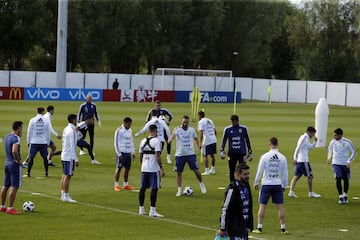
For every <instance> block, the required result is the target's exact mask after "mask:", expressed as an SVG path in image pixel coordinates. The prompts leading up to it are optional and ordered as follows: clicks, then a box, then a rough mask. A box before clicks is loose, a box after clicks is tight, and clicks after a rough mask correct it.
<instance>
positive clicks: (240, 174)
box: [235, 163, 250, 182]
mask: <svg viewBox="0 0 360 240" xmlns="http://www.w3.org/2000/svg"><path fill="white" fill-rule="evenodd" d="M235 177H236V179H238V180H240V181H242V182H249V179H250V167H249V166H248V165H246V163H240V164H238V165H237V166H236V168H235Z"/></svg>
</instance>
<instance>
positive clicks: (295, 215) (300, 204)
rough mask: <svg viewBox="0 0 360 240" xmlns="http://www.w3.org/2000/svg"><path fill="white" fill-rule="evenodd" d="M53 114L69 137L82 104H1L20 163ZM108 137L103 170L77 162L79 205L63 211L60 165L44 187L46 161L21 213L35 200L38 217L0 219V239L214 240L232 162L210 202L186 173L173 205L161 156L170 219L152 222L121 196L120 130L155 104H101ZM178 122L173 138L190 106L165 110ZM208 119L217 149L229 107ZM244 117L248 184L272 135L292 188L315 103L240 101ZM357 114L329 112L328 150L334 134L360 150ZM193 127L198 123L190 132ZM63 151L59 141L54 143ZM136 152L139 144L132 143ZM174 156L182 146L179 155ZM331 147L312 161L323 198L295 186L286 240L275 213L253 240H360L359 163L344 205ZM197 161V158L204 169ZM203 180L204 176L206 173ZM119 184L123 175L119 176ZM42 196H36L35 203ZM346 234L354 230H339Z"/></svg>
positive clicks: (2, 121)
mask: <svg viewBox="0 0 360 240" xmlns="http://www.w3.org/2000/svg"><path fill="white" fill-rule="evenodd" d="M50 104H51V105H54V106H55V114H54V116H53V126H54V128H55V130H57V131H58V132H60V133H61V132H62V130H63V128H64V127H65V126H66V124H67V121H66V117H67V115H68V114H69V113H75V114H76V113H77V111H78V108H79V105H80V102H50V101H49V102H45V101H44V102H41V101H0V137H2V138H4V137H5V136H6V134H7V133H8V132H10V130H11V124H12V122H13V121H14V120H21V121H23V122H24V132H23V137H22V140H21V143H22V148H21V154H22V158H23V159H24V158H25V157H26V154H27V150H28V148H27V146H26V129H27V124H28V121H29V119H30V118H31V117H33V116H35V114H36V107H38V106H43V107H45V108H46V107H47V105H50ZM97 105H98V109H99V114H100V117H101V121H102V125H103V128H102V129H99V128H98V126H97V125H96V129H95V149H94V151H95V153H96V156H95V157H96V159H97V160H98V161H100V162H101V163H102V164H101V165H98V166H94V165H91V164H90V158H89V156H88V155H85V156H79V161H80V166H79V167H78V168H77V169H76V170H75V175H74V177H73V178H72V180H71V186H70V194H71V196H72V197H73V198H74V199H76V200H77V201H78V203H75V204H72V203H63V202H62V201H61V200H60V185H59V184H60V178H61V174H62V170H61V167H60V166H61V163H60V158H59V156H55V157H54V159H53V161H54V162H55V163H56V164H57V166H56V167H54V168H53V167H50V171H49V175H50V176H49V178H48V179H43V178H41V177H43V166H42V160H41V158H40V156H39V155H38V156H37V157H36V159H35V163H34V169H33V172H32V178H30V179H28V178H26V179H23V186H22V187H21V189H20V191H19V192H18V195H17V198H16V202H15V208H16V209H18V210H21V206H22V203H23V202H25V201H27V200H30V201H33V202H34V203H35V205H36V208H35V212H33V213H24V214H22V215H20V216H12V215H7V214H4V213H1V214H0V239H5V238H6V237H12V238H14V239H78V240H82V239H84V240H85V239H86V240H88V239H117V240H118V239H193V240H201V239H204V240H205V239H214V235H215V230H216V229H217V227H218V225H219V222H218V220H219V215H220V211H221V205H222V203H223V198H224V190H223V189H219V188H222V187H226V186H227V184H228V181H229V180H228V179H229V177H228V170H227V161H224V160H220V157H219V155H218V156H217V162H216V171H217V172H216V175H213V176H205V177H204V178H203V179H204V183H205V185H206V187H207V190H208V193H207V194H205V195H203V194H201V192H200V188H199V184H198V182H197V180H196V178H195V176H194V174H193V173H192V172H191V171H190V170H189V169H188V168H187V167H186V169H185V171H184V180H183V187H184V186H192V187H193V188H194V194H193V196H191V197H180V198H177V197H175V193H176V190H177V186H176V180H175V173H174V172H173V170H172V166H171V165H167V164H166V158H165V157H166V155H165V154H163V162H164V166H165V174H166V176H165V177H164V178H163V179H162V184H161V185H162V188H161V190H160V191H159V193H158V201H157V210H158V212H159V213H161V214H163V215H165V218H164V219H154V218H149V217H144V216H139V215H138V193H137V192H131V191H121V192H119V193H118V192H115V191H114V190H113V183H114V177H113V175H114V170H115V163H114V154H115V153H114V146H113V138H114V131H115V129H116V128H117V127H118V126H120V125H121V123H122V120H123V118H124V117H126V116H130V117H131V118H132V119H133V125H132V129H133V133H135V132H137V131H138V130H139V129H140V128H141V127H142V126H143V124H144V122H145V118H146V114H147V112H148V110H149V109H150V108H152V107H153V103H115V102H99V103H97ZM163 107H166V108H168V109H169V110H170V111H171V112H172V113H173V114H174V120H173V121H172V123H171V130H172V129H173V128H174V127H175V126H176V125H179V124H180V121H181V117H182V115H183V114H188V115H190V114H191V104H190V103H163ZM201 108H204V109H205V112H206V116H207V117H209V118H211V119H212V120H213V121H214V123H215V125H216V128H217V132H218V148H219V145H220V138H221V135H222V131H223V129H224V127H225V126H227V125H229V124H230V120H229V118H230V115H231V114H232V112H233V105H232V104H201V105H200V109H201ZM236 111H237V114H238V115H239V117H240V122H241V124H244V125H246V126H247V127H248V128H249V131H250V137H251V140H252V145H253V157H254V160H253V161H252V162H250V163H249V165H250V168H251V179H250V181H251V185H252V183H253V179H254V177H255V173H256V167H257V163H258V161H259V158H260V156H261V154H262V153H264V152H266V151H267V150H268V149H267V141H268V139H269V138H270V137H271V136H277V137H278V138H279V144H280V146H279V149H280V151H281V152H282V153H284V154H285V155H286V157H287V159H288V164H289V183H290V180H291V178H292V176H293V170H294V167H293V165H292V164H291V161H292V156H293V151H294V148H295V146H296V141H297V139H298V137H299V136H300V135H301V134H303V133H304V131H305V129H306V127H307V126H309V125H314V112H315V105H314V104H285V103H272V104H271V105H269V104H268V103H264V102H247V101H245V102H243V103H241V104H238V105H237V110H236ZM359 113H360V109H359V108H347V107H338V106H330V117H329V127H328V133H327V134H328V138H327V143H328V142H329V141H330V139H331V136H332V131H333V130H334V129H335V128H337V127H341V128H343V130H344V136H345V137H348V138H350V139H351V140H352V141H353V143H354V145H355V146H356V147H357V149H358V150H359V145H360V128H359ZM191 125H192V126H194V127H195V128H196V127H197V123H194V122H193V123H191ZM52 139H53V141H54V142H55V144H56V145H57V147H58V148H59V149H60V148H61V141H60V140H57V139H55V137H52ZM134 139H135V146H136V148H138V145H139V142H140V140H141V137H138V138H134ZM174 151H175V144H173V147H172V153H174ZM326 154H327V149H326V148H316V149H314V150H313V151H311V152H310V161H311V165H312V168H313V172H314V185H313V186H314V191H315V192H317V193H319V194H321V195H322V197H321V198H320V199H309V198H308V197H307V194H308V191H307V184H306V179H305V178H302V179H300V181H299V182H298V183H297V186H296V189H295V190H296V194H297V195H298V196H299V198H297V199H290V198H288V197H287V192H288V190H287V191H286V195H285V210H286V226H287V230H288V231H289V232H290V234H289V235H286V236H283V235H280V230H279V228H280V226H279V221H278V217H277V212H276V210H275V206H274V205H273V204H269V205H268V208H267V211H266V216H265V220H264V230H263V231H264V232H263V234H261V235H254V234H250V235H251V238H253V239H358V238H359V236H360V230H359V226H360V218H359V213H360V200H354V199H353V198H352V197H360V167H359V166H360V161H359V157H357V158H356V159H355V161H354V163H353V164H352V179H351V181H350V190H349V200H350V203H349V204H348V205H341V206H340V205H339V204H338V203H337V200H338V196H337V191H336V188H335V181H334V179H333V173H332V170H331V166H330V165H327V164H326ZM4 157H5V156H4V146H3V143H2V144H1V145H0V164H1V171H0V179H1V183H0V184H1V185H2V179H3V174H4V173H3V170H2V169H3V168H2V166H3V163H4ZM136 157H137V158H136V159H135V161H134V162H133V165H132V170H131V172H130V177H129V183H130V184H131V185H133V186H135V187H137V188H138V187H139V182H140V165H139V154H138V153H137V154H136ZM199 159H200V158H198V161H199ZM199 164H200V165H201V168H200V169H201V171H203V170H204V167H203V164H201V163H200V162H199ZM121 182H122V174H121ZM33 193H38V194H33ZM253 196H254V209H253V210H254V216H255V219H254V220H255V226H256V224H257V209H258V204H257V202H256V201H257V192H256V191H255V190H253ZM149 198H150V196H149V191H147V193H146V199H145V209H146V211H147V212H148V211H149V202H150V199H149ZM341 229H347V231H339V230H341Z"/></svg>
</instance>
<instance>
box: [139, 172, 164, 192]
mask: <svg viewBox="0 0 360 240" xmlns="http://www.w3.org/2000/svg"><path fill="white" fill-rule="evenodd" d="M144 188H150V189H159V188H160V173H159V172H142V173H141V183H140V189H144Z"/></svg>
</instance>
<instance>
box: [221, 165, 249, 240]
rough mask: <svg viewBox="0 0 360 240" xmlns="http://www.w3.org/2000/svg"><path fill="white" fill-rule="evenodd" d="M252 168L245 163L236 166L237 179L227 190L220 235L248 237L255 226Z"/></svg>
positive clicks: (232, 237)
mask: <svg viewBox="0 0 360 240" xmlns="http://www.w3.org/2000/svg"><path fill="white" fill-rule="evenodd" d="M249 176H250V168H249V166H248V165H246V164H245V163H241V164H238V165H237V166H236V168H235V181H234V182H232V183H230V185H229V186H228V188H227V190H226V192H225V200H224V204H223V206H222V211H221V216H220V229H219V230H218V231H217V232H216V234H217V235H220V236H224V235H226V236H229V237H230V239H243V240H247V239H248V232H249V231H252V230H253V228H254V220H253V210H252V207H253V205H252V196H251V189H250V184H249Z"/></svg>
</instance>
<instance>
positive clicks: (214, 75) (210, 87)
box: [153, 68, 234, 92]
mask: <svg viewBox="0 0 360 240" xmlns="http://www.w3.org/2000/svg"><path fill="white" fill-rule="evenodd" d="M195 87H199V88H200V90H201V91H226V92H228V91H233V90H234V89H233V88H234V85H233V78H232V71H230V70H206V69H185V68H157V69H156V71H155V73H154V79H153V88H154V89H159V90H175V91H176V90H185V91H186V90H193V89H194V88H195Z"/></svg>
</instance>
